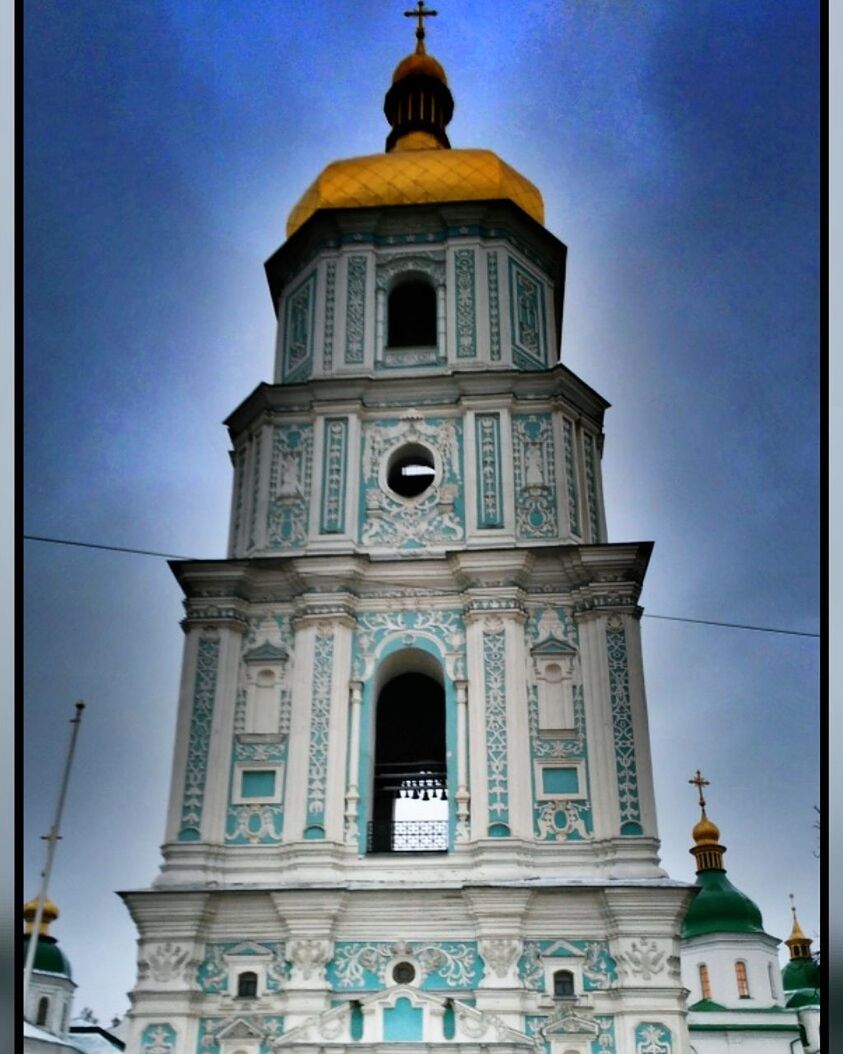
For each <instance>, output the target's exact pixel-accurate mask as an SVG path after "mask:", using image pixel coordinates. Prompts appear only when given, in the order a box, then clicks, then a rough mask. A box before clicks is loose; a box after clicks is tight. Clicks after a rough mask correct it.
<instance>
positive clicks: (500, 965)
mask: <svg viewBox="0 0 843 1054" xmlns="http://www.w3.org/2000/svg"><path fill="white" fill-rule="evenodd" d="M477 950H478V951H479V953H480V956H481V958H482V959H483V962H484V963H485V964H486V966H487V967H488V968H489V972H490V973H492V974H494V975H495V977H500V978H503V977H506V976H507V974H508V973H509V972H510V971H511V970H512V968H513V967H514V966H516V965H517V963H518V960H519V958H520V957H521V952H522V950H523V945H522V942H521V941H520V940H516V939H514V938H508V937H493V938H490V939H487V940H480V941H478V942H477Z"/></svg>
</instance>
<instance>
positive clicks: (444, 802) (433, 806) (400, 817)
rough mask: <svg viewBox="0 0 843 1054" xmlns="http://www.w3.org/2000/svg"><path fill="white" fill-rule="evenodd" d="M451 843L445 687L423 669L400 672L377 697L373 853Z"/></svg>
mask: <svg viewBox="0 0 843 1054" xmlns="http://www.w3.org/2000/svg"><path fill="white" fill-rule="evenodd" d="M447 848H448V790H447V769H446V762H445V691H444V689H443V688H442V686H441V685H440V684H439V683H438V682H437V681H435V680H434V679H433V678H432V677H428V676H427V675H426V674H423V673H402V674H399V675H398V676H397V677H393V678H392V680H390V681H388V682H387V683H386V684H385V685H384V687H383V689H382V690H381V693H380V696H379V698H378V705H377V715H376V718H375V766H374V787H373V800H372V816H371V821H370V824H369V838H368V849H369V852H370V853H390V852H443V851H445V850H447Z"/></svg>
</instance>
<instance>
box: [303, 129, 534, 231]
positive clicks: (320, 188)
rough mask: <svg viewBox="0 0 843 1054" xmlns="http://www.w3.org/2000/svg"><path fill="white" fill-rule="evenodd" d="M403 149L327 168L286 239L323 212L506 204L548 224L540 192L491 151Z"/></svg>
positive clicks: (308, 194)
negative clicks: (501, 200) (456, 203)
mask: <svg viewBox="0 0 843 1054" xmlns="http://www.w3.org/2000/svg"><path fill="white" fill-rule="evenodd" d="M422 146H423V143H421V142H420V143H418V146H417V147H416V148H415V149H413V148H412V145H411V143H408V144H406V146H405V148H404V149H398V148H397V147H396V149H395V150H394V151H392V152H390V153H388V154H370V155H367V156H366V157H352V158H349V159H348V160H346V161H334V162H333V163H332V164H330V165H328V166H327V167H326V168H324V169H323V170H322V172H321V174H320V175H319V176H317V178H316V179H315V180H314V182H313V183H312V184H311V185H310V187H309V188H308V189H307V190H306V191H305V193H304V194H303V196H302V197H301V198H300V199H299V201H298V203H297V204H296V205H295V206H294V207H293V210H292V212H291V213H290V215H289V217H288V219H287V237H288V238H289V237H290V236H291V235H292V234H294V233H295V232H296V231H297V230H298V229H299V227H301V226H302V225H303V224H304V223H306V222H307V220H309V219H310V217H311V216H312V215H313V214H314V213H315V212H317V211H318V210H319V209H348V208H366V207H367V206H378V205H426V204H433V203H440V202H446V201H486V200H494V199H498V198H504V199H506V200H508V201H512V202H513V203H514V204H516V205H518V206H519V208H522V209H523V210H524V211H525V212H526V213H527V214H528V215H529V216H532V218H533V219H534V220H536V221H537V222H538V223H544V202H543V201H542V196H541V194H540V192H539V190H538V188H537V187H535V186H534V185H533V184H532V183H531V182H530V181H529V180H528V179H526V178H525V177H524V176H522V175H521V173H520V172H516V170H515V169H514V168H512V167H510V166H509V165H508V164H507V163H506V162H505V161H502V160H501V159H500V158H499V157H498V156H497V154H493V153H492V151H491V150H443V149H441V148H436V149H423V148H420V147H422Z"/></svg>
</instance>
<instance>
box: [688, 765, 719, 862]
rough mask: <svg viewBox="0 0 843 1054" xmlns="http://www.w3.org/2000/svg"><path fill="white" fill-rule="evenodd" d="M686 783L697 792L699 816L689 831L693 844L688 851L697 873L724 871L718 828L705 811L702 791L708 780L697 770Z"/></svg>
mask: <svg viewBox="0 0 843 1054" xmlns="http://www.w3.org/2000/svg"><path fill="white" fill-rule="evenodd" d="M688 782H689V783H693V784H694V785H695V786H696V788H697V790H698V791H699V805H700V814H701V815H700V818H699V820H698V821H697V823H696V824H694V828H693V830H692V831H691V837H692V838H693V839H694V844H693V846H692V847H691V849H690V852H691V853H692V854H693V856H694V858H695V860H696V861H697V872H700V871H722V870H725V868H724V867H723V854H724V853H725V852H726V847H725V846H723V845H721V844H720V828H719V827H718V826H717V824H716V823H712V821H711V820H709V818H708V816H707V815H706V811H705V798H704V797H703V792H702V789H703V787H707V786H708V780H706V779H704V778H703V776H702V774H701V773H700V770H699V769H697V773H696V775H695V776H694V778H693V779H691V780H689V781H688Z"/></svg>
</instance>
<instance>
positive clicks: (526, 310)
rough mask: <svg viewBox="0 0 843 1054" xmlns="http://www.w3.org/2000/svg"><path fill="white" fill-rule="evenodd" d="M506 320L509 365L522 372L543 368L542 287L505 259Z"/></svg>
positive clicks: (516, 265) (545, 353)
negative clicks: (508, 317) (507, 325)
mask: <svg viewBox="0 0 843 1054" xmlns="http://www.w3.org/2000/svg"><path fill="white" fill-rule="evenodd" d="M509 316H510V325H511V332H512V361H513V365H514V366H517V367H519V368H520V369H525V370H535V369H543V368H544V367H545V366H547V338H546V325H545V306H544V286H543V284H542V283H541V281H539V279H538V278H536V277H535V276H534V275H532V274H531V273H530V272H529V271H528V270H527V269H526V268H525V267H523V266H522V265H521V264H520V263H518V261H517V260H515V259H513V258H512V257H511V256H510V257H509Z"/></svg>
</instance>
